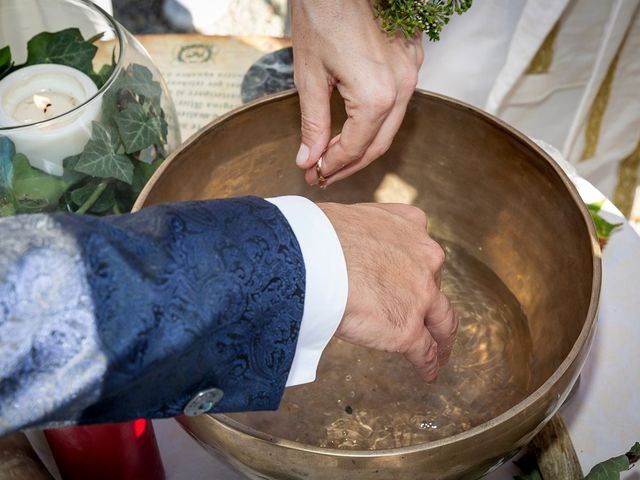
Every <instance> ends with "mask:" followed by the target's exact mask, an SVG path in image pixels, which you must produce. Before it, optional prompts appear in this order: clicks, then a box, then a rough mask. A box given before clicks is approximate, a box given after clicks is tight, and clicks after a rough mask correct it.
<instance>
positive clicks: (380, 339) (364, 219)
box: [318, 203, 458, 382]
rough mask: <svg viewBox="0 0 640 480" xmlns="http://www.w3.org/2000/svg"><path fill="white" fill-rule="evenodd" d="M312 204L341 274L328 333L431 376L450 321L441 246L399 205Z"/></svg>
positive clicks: (444, 356) (445, 354)
mask: <svg viewBox="0 0 640 480" xmlns="http://www.w3.org/2000/svg"><path fill="white" fill-rule="evenodd" d="M318 206H319V207H320V208H321V209H322V210H323V211H324V213H325V214H326V215H327V217H328V218H329V220H330V221H331V223H332V225H333V227H334V229H335V230H336V233H337V234H338V238H339V240H340V243H341V245H342V249H343V251H344V255H345V260H346V263H347V272H348V275H349V296H348V300H347V307H346V310H345V313H344V316H343V318H342V321H341V323H340V326H339V327H338V330H337V332H336V336H337V337H338V338H340V339H342V340H345V341H347V342H350V343H354V344H356V345H360V346H363V347H368V348H374V349H377V350H385V351H388V352H400V353H403V354H404V355H405V357H406V358H407V360H409V361H410V362H411V363H412V364H413V366H414V368H415V369H416V371H417V373H418V374H419V375H420V376H421V377H422V378H423V379H424V380H425V381H428V382H430V381H433V380H435V379H436V377H437V374H438V368H439V367H441V366H443V365H445V364H446V363H447V361H448V359H449V355H450V354H451V350H452V348H453V343H454V340H455V334H456V330H457V327H458V321H457V318H456V315H455V313H454V311H453V308H452V307H451V304H450V303H449V300H447V298H446V297H445V296H444V295H443V294H442V292H440V269H441V268H442V264H443V262H444V252H443V250H442V248H440V246H439V245H438V244H437V243H436V242H435V241H433V240H432V239H431V238H430V237H429V235H428V234H427V219H426V216H425V214H424V213H423V212H422V210H420V209H418V208H415V207H412V206H409V205H401V204H373V203H371V204H357V205H340V204H335V203H320V204H318Z"/></svg>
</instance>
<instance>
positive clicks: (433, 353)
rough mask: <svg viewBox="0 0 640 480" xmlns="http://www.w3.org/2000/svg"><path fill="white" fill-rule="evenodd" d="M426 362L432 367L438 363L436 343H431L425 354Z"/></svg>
mask: <svg viewBox="0 0 640 480" xmlns="http://www.w3.org/2000/svg"><path fill="white" fill-rule="evenodd" d="M424 359H425V362H426V363H427V364H428V365H430V364H434V363H436V362H437V361H438V346H437V345H436V343H435V342H431V343H430V344H429V346H428V347H427V351H426V352H425V354H424Z"/></svg>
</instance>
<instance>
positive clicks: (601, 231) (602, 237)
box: [587, 200, 622, 247]
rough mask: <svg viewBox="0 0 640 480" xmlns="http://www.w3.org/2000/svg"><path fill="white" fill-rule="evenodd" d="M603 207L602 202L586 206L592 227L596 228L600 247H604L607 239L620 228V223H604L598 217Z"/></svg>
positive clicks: (603, 220) (604, 221)
mask: <svg viewBox="0 0 640 480" xmlns="http://www.w3.org/2000/svg"><path fill="white" fill-rule="evenodd" d="M603 205H604V200H601V201H599V202H594V203H589V204H587V209H588V210H589V213H590V214H591V219H592V220H593V223H594V225H595V226H596V233H597V235H598V241H599V242H600V247H604V246H605V245H606V244H607V242H608V241H609V237H610V236H611V234H612V233H613V231H614V230H615V229H616V228H619V227H621V226H622V223H610V222H608V221H606V220H605V219H604V218H602V216H601V215H600V210H602V206H603Z"/></svg>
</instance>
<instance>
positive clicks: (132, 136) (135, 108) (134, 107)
mask: <svg viewBox="0 0 640 480" xmlns="http://www.w3.org/2000/svg"><path fill="white" fill-rule="evenodd" d="M114 120H115V122H116V125H118V131H119V132H120V138H121V139H122V143H123V144H124V147H125V151H126V152H127V153H135V152H139V151H140V150H144V149H145V148H147V147H150V146H151V145H153V144H154V143H162V142H163V136H162V124H161V122H160V118H159V117H157V116H155V115H153V114H152V113H147V112H145V109H144V108H143V107H142V105H140V104H139V103H130V104H129V105H128V106H127V108H126V109H124V110H123V111H122V112H119V113H117V114H116V115H115V117H114Z"/></svg>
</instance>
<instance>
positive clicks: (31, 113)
mask: <svg viewBox="0 0 640 480" xmlns="http://www.w3.org/2000/svg"><path fill="white" fill-rule="evenodd" d="M97 93H98V89H97V87H96V85H95V83H93V80H91V78H89V77H88V76H87V75H85V74H84V73H82V72H80V71H79V70H76V69H75V68H71V67H67V66H64V65H56V64H41V65H33V66H29V67H23V68H20V69H19V70H16V71H15V72H13V73H12V74H11V75H8V76H7V77H5V78H4V79H2V80H1V81H0V135H4V136H6V137H9V138H10V139H11V140H12V141H13V142H14V143H15V146H16V151H17V152H18V153H23V154H24V155H26V157H27V158H28V159H29V163H30V164H31V165H32V166H33V167H35V168H38V169H40V170H43V171H45V172H47V173H49V174H52V175H58V176H60V175H62V174H63V167H62V161H63V160H64V159H65V158H67V157H70V156H72V155H77V154H79V153H80V152H82V150H83V149H84V147H85V145H86V143H87V141H88V140H89V138H91V122H92V121H94V120H98V119H99V116H100V108H101V100H100V99H99V98H93V97H95V96H96V94H97ZM92 99H93V100H92ZM86 102H88V103H87V104H86V105H85V103H86Z"/></svg>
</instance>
